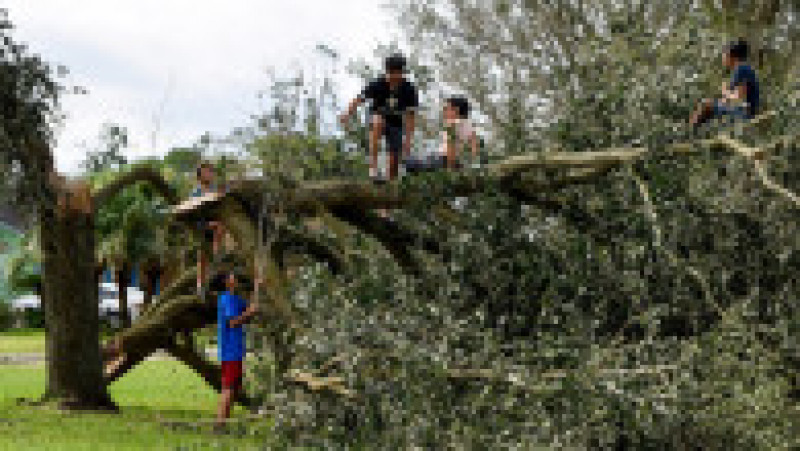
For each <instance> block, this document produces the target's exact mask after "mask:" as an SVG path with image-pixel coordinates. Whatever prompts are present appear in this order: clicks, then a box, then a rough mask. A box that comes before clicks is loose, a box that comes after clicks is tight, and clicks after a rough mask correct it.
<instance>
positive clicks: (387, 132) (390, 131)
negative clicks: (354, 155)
mask: <svg viewBox="0 0 800 451" xmlns="http://www.w3.org/2000/svg"><path fill="white" fill-rule="evenodd" d="M405 66H406V60H405V58H404V57H403V56H401V55H394V56H390V57H389V58H387V59H386V62H385V69H386V74H385V75H383V76H381V77H379V78H377V79H375V80H374V81H372V82H371V83H370V84H368V85H367V86H366V88H364V90H363V91H362V92H361V94H359V96H358V97H356V98H355V99H354V100H353V101H352V102H350V105H349V106H348V108H347V111H346V112H345V113H344V114H343V115H342V116H341V118H340V120H341V122H342V125H343V126H346V125H347V122H348V121H349V119H350V116H352V115H353V113H355V111H356V109H357V108H358V106H359V105H361V104H362V103H364V102H365V101H367V100H370V101H371V105H370V133H369V151H370V156H371V161H370V177H371V178H373V179H374V178H376V177H377V175H378V146H379V144H380V139H381V137H383V136H385V137H386V147H387V148H388V150H389V180H394V179H395V178H396V177H397V173H398V169H399V165H400V152H402V153H403V156H406V157H407V156H409V154H410V153H411V141H412V139H413V136H414V111H415V109H416V108H417V106H418V104H419V99H418V97H417V89H416V88H415V87H414V85H413V84H412V83H411V82H410V81H408V80H407V79H406V78H405V76H404V73H405Z"/></svg>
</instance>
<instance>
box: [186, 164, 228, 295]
mask: <svg viewBox="0 0 800 451" xmlns="http://www.w3.org/2000/svg"><path fill="white" fill-rule="evenodd" d="M214 178H215V174H214V167H213V166H212V165H211V164H210V163H207V162H203V163H201V164H200V165H199V166H198V167H197V186H196V187H195V189H194V190H193V191H192V197H203V196H206V195H208V194H212V193H216V192H218V191H219V190H218V188H217V185H216V184H215V183H214ZM197 227H198V228H199V229H200V231H201V233H202V235H203V238H202V241H201V245H200V249H199V250H198V253H197V294H198V296H201V297H203V296H204V295H205V290H204V288H205V280H206V275H207V274H206V273H207V272H208V255H209V254H211V255H216V254H217V252H219V247H220V243H221V241H222V235H223V232H224V229H223V227H222V224H221V223H220V222H219V221H205V220H201V221H198V223H197Z"/></svg>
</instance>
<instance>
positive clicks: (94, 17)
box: [4, 0, 392, 171]
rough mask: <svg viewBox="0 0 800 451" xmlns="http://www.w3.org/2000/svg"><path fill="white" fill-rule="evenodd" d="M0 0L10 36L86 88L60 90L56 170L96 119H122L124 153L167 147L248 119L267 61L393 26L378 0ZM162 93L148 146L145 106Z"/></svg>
mask: <svg viewBox="0 0 800 451" xmlns="http://www.w3.org/2000/svg"><path fill="white" fill-rule="evenodd" d="M4 3H5V6H4V7H5V8H7V9H8V10H9V14H10V18H11V20H12V22H13V23H14V24H15V26H16V27H17V33H16V36H17V38H18V39H19V40H21V41H24V42H27V43H28V44H29V45H30V48H31V49H32V51H35V52H37V53H40V54H41V55H42V56H43V57H44V58H45V59H46V60H47V61H50V62H53V63H59V64H64V65H66V66H67V67H68V68H69V69H70V73H71V75H70V76H69V77H68V82H70V83H73V84H77V85H79V86H83V87H85V88H87V89H88V90H89V94H88V95H85V96H77V97H76V96H70V97H68V98H66V99H65V101H64V107H65V110H66V113H67V114H68V118H67V121H66V123H65V124H64V127H63V130H62V131H61V133H60V134H59V140H58V147H57V149H56V159H57V162H58V166H59V168H60V169H61V170H64V171H74V170H76V169H77V166H78V163H79V162H80V161H81V160H82V159H83V158H84V152H85V150H84V149H83V148H81V147H80V143H82V142H88V143H93V142H95V140H96V137H97V134H98V133H99V130H100V126H101V124H102V123H103V122H118V123H120V124H123V125H126V126H128V128H129V130H130V132H131V135H132V136H131V141H132V150H131V152H130V156H142V155H145V154H154V153H163V152H164V151H165V150H166V149H168V148H169V147H171V146H175V145H186V144H190V143H191V142H193V141H194V139H195V138H196V137H197V136H199V135H200V134H201V133H203V132H204V131H211V132H216V133H225V132H226V131H228V130H230V129H231V128H233V127H235V126H237V125H243V124H244V123H246V121H247V119H248V117H249V114H251V113H253V112H255V111H256V110H257V107H258V104H257V99H256V92H257V91H258V90H259V89H262V88H264V85H265V83H266V76H265V71H266V69H267V68H269V67H273V68H275V69H276V70H277V71H278V72H279V73H281V72H285V71H286V70H288V69H289V68H291V67H293V66H296V65H298V64H305V65H307V64H309V63H308V61H311V60H313V58H315V54H314V47H315V46H316V45H317V44H318V43H325V44H330V45H331V46H332V47H334V48H336V49H338V50H339V51H340V52H341V53H342V55H343V56H344V57H345V58H353V57H360V56H363V57H370V56H372V54H373V52H374V50H375V48H376V47H377V45H378V42H379V41H383V42H385V41H388V40H389V39H390V37H391V36H389V35H388V34H387V31H386V30H390V29H392V28H391V25H390V24H389V22H388V17H387V15H386V14H385V13H384V11H383V10H382V9H381V8H380V6H379V4H380V2H379V1H378V0H342V1H326V0H294V1H285V0H268V1H263V0H262V1H258V0H227V1H219V0H204V1H189V0H114V1H100V0H81V1H66V0H35V1H31V0H5V1H4ZM78 5H79V6H78ZM168 86H169V87H170V88H169V89H168ZM344 86H345V88H346V90H347V91H352V90H354V89H356V87H355V86H354V85H353V83H352V82H350V83H347V84H345V85H344ZM165 94H166V96H167V97H166V99H167V101H166V103H165V107H164V109H163V111H162V112H161V115H160V122H161V127H160V132H159V134H158V137H159V139H158V144H157V146H156V149H155V150H153V149H151V144H150V143H151V134H152V131H153V129H154V120H153V119H154V118H153V116H154V115H155V114H156V113H157V112H158V111H159V107H160V105H161V103H162V101H163V99H164V97H165ZM347 94H352V93H351V92H347Z"/></svg>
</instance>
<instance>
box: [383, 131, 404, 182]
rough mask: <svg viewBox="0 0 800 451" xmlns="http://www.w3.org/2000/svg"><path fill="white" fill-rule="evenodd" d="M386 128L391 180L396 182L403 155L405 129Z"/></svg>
mask: <svg viewBox="0 0 800 451" xmlns="http://www.w3.org/2000/svg"><path fill="white" fill-rule="evenodd" d="M386 127H387V128H386V144H387V146H386V147H387V148H388V150H389V180H394V179H396V178H397V175H398V173H399V171H400V155H401V154H402V153H403V127H390V126H386Z"/></svg>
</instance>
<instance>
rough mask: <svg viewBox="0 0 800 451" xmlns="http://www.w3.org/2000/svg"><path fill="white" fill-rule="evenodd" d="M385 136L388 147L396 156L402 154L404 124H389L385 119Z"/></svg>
mask: <svg viewBox="0 0 800 451" xmlns="http://www.w3.org/2000/svg"><path fill="white" fill-rule="evenodd" d="M384 124H386V125H385V126H384V127H383V136H384V137H385V138H386V149H387V150H388V151H389V153H390V154H392V155H394V156H398V157H399V156H400V154H401V153H402V151H403V126H402V125H389V124H388V123H386V121H385V120H384Z"/></svg>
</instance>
